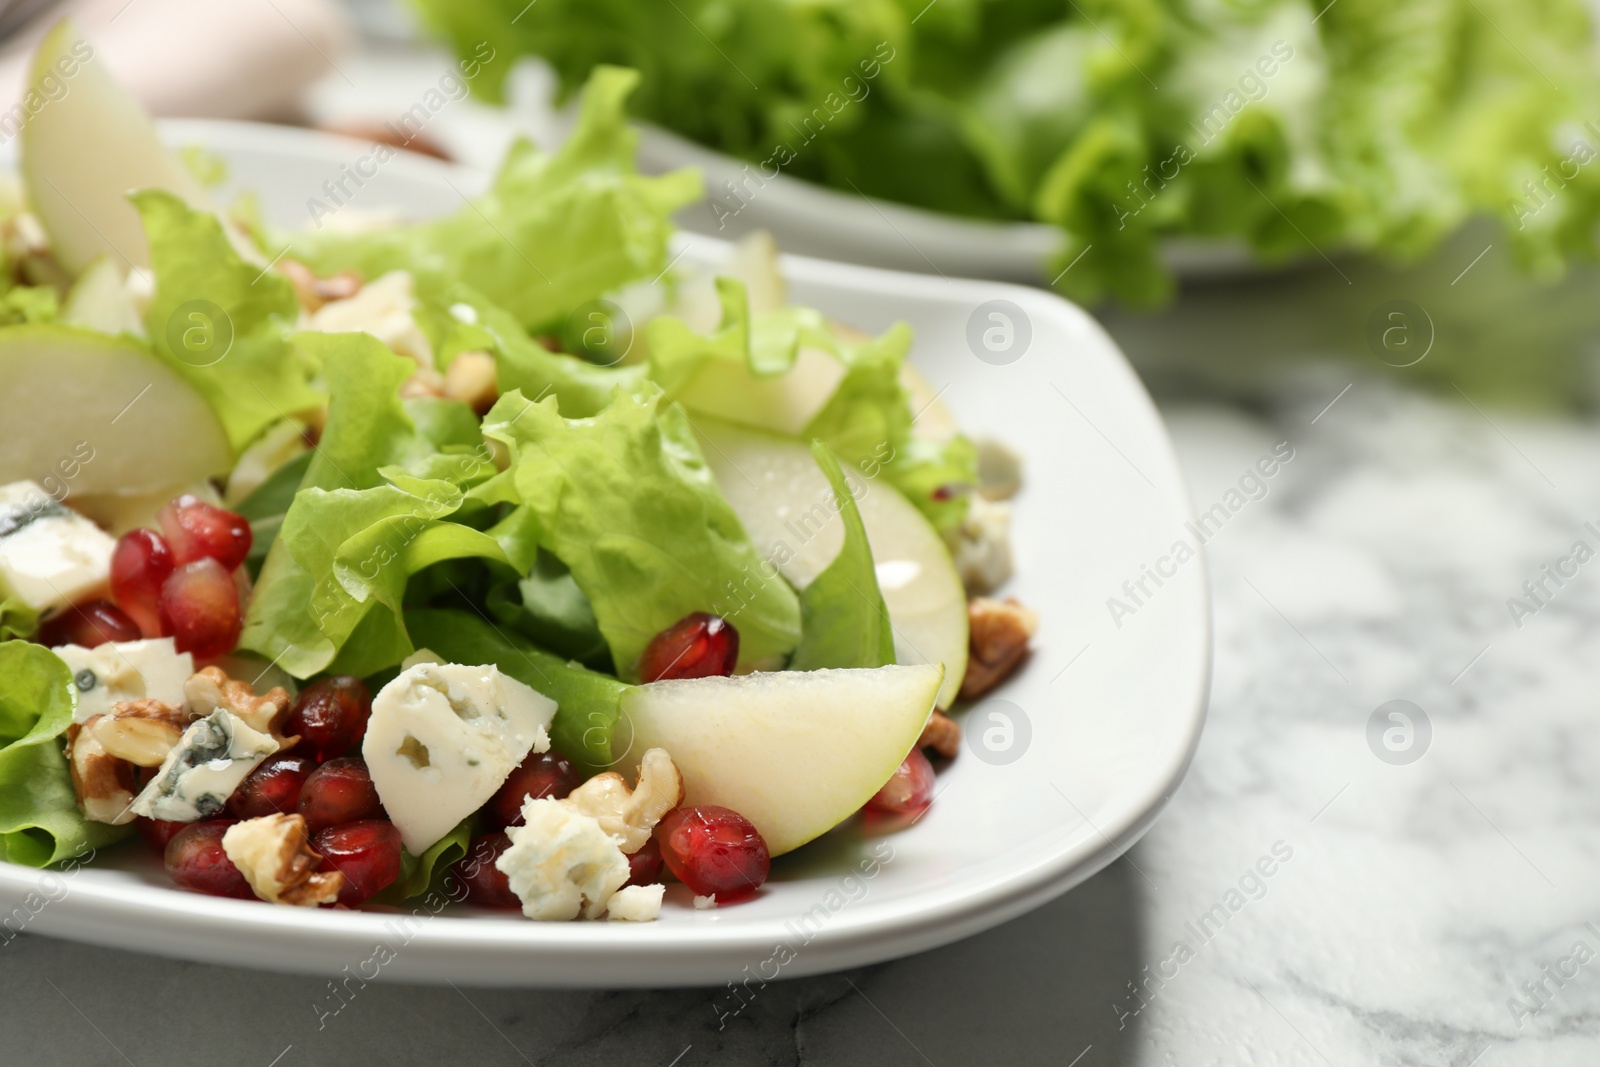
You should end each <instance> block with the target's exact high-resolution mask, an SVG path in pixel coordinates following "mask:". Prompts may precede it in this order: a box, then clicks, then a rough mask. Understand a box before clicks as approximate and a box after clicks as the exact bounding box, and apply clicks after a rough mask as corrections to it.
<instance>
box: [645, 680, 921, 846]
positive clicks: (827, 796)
mask: <svg viewBox="0 0 1600 1067" xmlns="http://www.w3.org/2000/svg"><path fill="white" fill-rule="evenodd" d="M943 677H944V668H942V667H940V666H938V665H937V664H921V665H919V666H915V667H876V668H871V669H858V670H824V671H774V672H771V673H766V674H743V675H736V676H734V677H731V678H687V679H682V680H678V681H669V682H651V683H650V684H649V685H641V686H637V687H635V688H632V689H629V690H628V691H627V692H626V693H624V694H623V696H622V712H623V715H624V716H625V718H626V719H627V722H626V723H619V724H618V726H617V732H616V735H615V738H616V743H617V744H627V745H628V746H629V747H628V749H627V751H626V752H623V753H620V755H621V757H622V758H621V759H620V760H619V761H618V764H619V766H622V767H626V768H629V769H630V770H631V769H632V768H633V767H634V766H636V765H637V764H638V762H639V760H640V759H641V758H642V757H643V755H644V753H645V751H646V750H647V749H651V748H664V749H666V750H667V753H668V754H669V755H670V756H671V757H672V759H673V762H675V763H676V764H677V765H678V770H679V771H680V772H681V773H682V774H683V785H684V803H686V804H720V805H722V806H723V807H728V808H732V809H733V810H734V811H737V812H738V813H739V814H741V815H743V816H744V817H745V818H747V819H749V820H750V821H751V822H752V823H753V824H755V828H756V829H757V830H759V831H761V836H762V837H763V838H764V839H765V840H766V842H767V849H768V850H769V851H770V852H771V853H772V854H773V855H774V856H776V855H779V854H781V853H784V852H789V851H791V850H792V849H796V848H799V847H800V846H801V845H803V844H805V843H806V842H807V841H810V840H811V839H812V838H814V837H818V836H820V835H822V834H824V833H827V832H828V831H829V830H831V829H833V828H834V827H835V826H837V825H839V824H840V823H841V822H843V821H844V820H845V819H848V818H849V817H850V816H851V815H853V814H854V813H855V812H856V811H858V810H860V808H861V805H863V804H865V803H866V802H867V801H868V800H869V799H871V797H872V794H874V793H876V792H877V791H878V790H879V789H880V788H881V787H882V786H883V783H885V782H887V781H888V780H889V776H890V775H892V774H893V773H894V771H895V768H896V767H898V766H900V762H901V761H902V760H904V759H905V758H906V754H907V753H908V752H910V751H911V746H913V745H915V744H916V743H917V738H918V737H919V736H920V735H921V733H922V728H923V726H925V725H926V724H927V721H928V715H929V713H931V712H932V711H933V702H934V698H935V697H936V696H937V695H938V693H939V682H940V680H941V679H942V678H943Z"/></svg>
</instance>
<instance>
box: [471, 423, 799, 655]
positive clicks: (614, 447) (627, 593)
mask: <svg viewBox="0 0 1600 1067" xmlns="http://www.w3.org/2000/svg"><path fill="white" fill-rule="evenodd" d="M484 433H485V434H486V435H488V436H489V437H492V438H494V439H496V440H499V441H502V442H503V443H505V444H506V445H507V446H508V447H509V448H510V450H511V474H512V479H513V482H514V484H515V487H516V492H517V495H518V497H519V498H520V499H521V501H522V502H523V506H524V507H525V508H526V509H527V510H528V512H530V513H531V514H532V516H533V519H534V521H535V522H536V524H537V530H538V539H539V545H540V547H541V548H544V549H545V550H546V551H548V552H550V553H552V554H553V555H555V556H556V558H558V559H560V560H561V561H562V562H563V563H565V564H566V565H567V567H568V568H570V569H571V572H572V577H573V579H574V580H575V581H576V582H577V584H578V587H579V588H580V589H582V590H583V592H584V594H585V595H586V596H587V597H588V598H589V603H590V604H591V605H592V606H593V609H594V614H595V619H596V620H597V621H598V623H599V626H600V632H601V633H602V634H604V635H605V638H606V643H607V644H608V645H610V647H611V656H612V660H613V662H614V663H615V664H616V667H617V672H618V674H619V675H620V676H621V677H623V678H625V679H631V678H635V677H637V665H638V661H639V656H640V654H641V653H642V652H643V651H644V648H645V645H647V644H648V643H649V641H650V639H651V638H652V637H654V636H655V635H656V634H658V633H660V632H661V631H662V630H664V629H666V628H667V627H669V626H671V625H672V624H674V623H676V622H677V621H679V620H680V619H682V618H683V617H684V616H685V615H689V614H691V613H693V612H696V611H707V612H711V613H713V614H716V615H721V616H723V617H724V618H727V619H729V620H730V621H732V622H733V624H734V625H735V626H736V627H737V628H738V630H739V655H740V663H741V664H742V665H744V666H745V667H747V668H748V667H753V666H756V665H758V664H772V663H777V662H781V661H782V659H783V657H786V656H787V655H788V654H789V652H791V651H792V650H793V649H794V647H795V645H796V644H798V643H799V640H800V604H799V601H798V599H797V598H796V596H795V593H794V590H793V589H791V588H790V587H789V586H788V584H787V583H786V582H784V581H783V580H782V579H781V578H780V577H779V576H777V575H776V574H775V573H774V574H772V575H770V576H768V575H766V573H765V571H766V570H767V569H770V568H768V567H767V565H766V564H765V563H764V561H763V560H762V559H761V557H760V556H759V555H758V554H757V553H756V550H755V547H754V546H753V545H752V544H751V543H750V539H749V537H748V536H746V534H745V531H744V527H743V526H742V525H740V523H739V519H738V516H737V515H735V514H734V511H733V508H732V507H730V506H729V505H728V502H727V501H726V500H725V499H723V496H722V493H721V492H720V491H719V490H718V489H717V485H716V481H715V479H714V478H713V477H712V474H711V471H710V469H709V468H708V467H707V466H706V462H705V459H704V457H702V456H701V454H700V449H699V445H698V444H696V442H695V438H694V433H693V431H692V430H691V429H690V426H689V421H688V418H687V417H686V416H685V415H684V413H683V410H682V409H681V408H679V407H677V406H676V405H673V406H668V407H662V404H661V397H659V396H653V397H648V398H640V397H636V396H631V395H629V394H627V393H622V392H619V393H617V395H616V396H615V398H614V399H613V400H612V402H611V404H610V406H608V407H607V408H605V409H604V410H603V411H601V412H600V413H599V414H598V415H596V416H594V417H593V418H589V419H575V420H569V419H565V418H563V417H562V416H561V414H560V412H559V411H558V410H557V407H556V401H555V400H554V398H550V399H546V400H544V401H543V402H541V403H538V404H535V403H531V402H529V401H528V400H527V399H526V398H524V397H523V395H522V394H521V393H520V392H511V393H507V394H505V395H504V396H502V397H501V398H500V400H499V401H498V402H497V403H496V404H495V406H494V409H493V410H491V411H490V412H489V414H488V416H486V417H485V419H484Z"/></svg>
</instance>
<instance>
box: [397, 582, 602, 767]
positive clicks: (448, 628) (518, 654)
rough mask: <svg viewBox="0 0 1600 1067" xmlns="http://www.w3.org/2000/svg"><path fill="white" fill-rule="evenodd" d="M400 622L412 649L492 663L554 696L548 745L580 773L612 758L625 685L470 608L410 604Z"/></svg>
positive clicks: (455, 659)
mask: <svg viewBox="0 0 1600 1067" xmlns="http://www.w3.org/2000/svg"><path fill="white" fill-rule="evenodd" d="M405 621H406V629H407V630H408V631H410V633H411V635H412V637H413V638H414V639H415V640H416V642H417V645H418V647H421V648H430V649H432V650H433V651H434V652H437V653H438V654H439V655H440V656H443V657H444V658H445V659H447V660H449V661H450V662H452V663H468V664H474V665H477V664H485V663H492V664H494V665H495V666H497V667H499V668H500V669H501V670H502V671H505V672H506V673H507V674H509V675H510V676H511V677H513V678H515V679H517V681H519V682H522V683H523V684H525V685H528V686H531V687H532V688H534V689H536V690H538V691H539V692H540V693H543V694H544V695H545V696H547V697H549V698H550V699H551V700H554V701H555V702H556V717H555V721H554V722H553V723H551V726H550V743H551V745H552V747H554V748H555V750H556V751H557V752H560V753H561V754H562V755H563V756H565V757H567V758H568V759H569V760H571V761H572V762H573V763H575V764H577V765H578V766H579V767H581V768H582V769H583V770H584V771H585V773H588V774H596V773H599V772H600V771H603V770H605V769H606V768H607V767H610V766H611V765H612V764H613V763H614V762H615V760H614V759H613V757H612V754H611V752H612V732H613V731H614V729H615V728H616V725H617V721H618V717H619V716H620V715H621V714H622V712H621V701H622V694H624V693H626V692H627V691H628V690H629V689H631V688H632V687H631V686H629V685H627V684H625V683H623V682H619V681H618V680H617V679H615V678H613V677H611V676H610V675H608V674H598V673H596V672H595V671H591V670H588V669H587V668H585V667H583V666H581V665H579V664H577V663H572V662H569V661H567V660H564V659H562V658H561V657H560V656H555V655H552V654H550V653H549V652H546V651H544V650H543V649H540V648H537V647H535V646H534V645H533V644H532V643H530V642H528V641H526V640H524V639H521V638H518V637H517V636H515V635H512V634H508V633H507V632H506V631H505V630H503V629H501V628H499V627H497V626H495V625H494V624H493V623H491V622H489V621H488V620H487V619H485V618H483V617H482V616H480V615H475V614H472V613H470V612H466V611H453V610H445V609H432V608H413V609H411V610H410V611H407V612H406V620H405ZM620 747H622V748H626V746H625V745H624V746H620Z"/></svg>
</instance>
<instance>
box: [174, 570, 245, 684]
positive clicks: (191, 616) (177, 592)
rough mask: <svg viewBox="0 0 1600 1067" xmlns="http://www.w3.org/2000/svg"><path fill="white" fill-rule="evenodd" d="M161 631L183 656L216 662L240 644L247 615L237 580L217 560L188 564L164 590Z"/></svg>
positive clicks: (176, 572) (176, 573) (175, 573)
mask: <svg viewBox="0 0 1600 1067" xmlns="http://www.w3.org/2000/svg"><path fill="white" fill-rule="evenodd" d="M160 607H161V627H162V630H163V632H165V633H169V634H171V635H172V637H173V640H174V641H175V642H176V644H177V646H178V651H179V652H192V653H194V657H195V658H196V659H214V658H215V657H217V656H223V655H226V654H228V653H229V652H232V651H233V648H234V646H235V645H237V644H238V643H239V631H240V629H241V628H242V627H243V625H244V613H243V612H242V611H241V610H240V608H239V590H238V589H237V588H235V587H234V584H233V576H232V575H230V574H229V573H228V572H227V571H225V570H223V569H222V564H220V563H218V562H217V561H216V560H214V559H202V560H197V561H195V562H194V563H185V564H184V565H183V566H181V567H179V568H178V569H177V570H175V571H173V572H172V576H171V577H169V578H168V579H167V581H166V584H165V585H163V586H162V587H161V602H160Z"/></svg>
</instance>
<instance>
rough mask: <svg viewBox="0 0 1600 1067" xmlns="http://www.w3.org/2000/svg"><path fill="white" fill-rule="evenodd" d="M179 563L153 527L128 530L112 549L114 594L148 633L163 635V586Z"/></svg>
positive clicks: (120, 605)
mask: <svg viewBox="0 0 1600 1067" xmlns="http://www.w3.org/2000/svg"><path fill="white" fill-rule="evenodd" d="M175 566H176V564H175V563H173V561H172V549H171V548H169V547H168V546H167V542H166V540H165V539H164V538H163V537H162V536H161V535H160V534H158V533H156V532H155V531H154V530H144V529H140V530H129V531H128V532H127V533H125V534H123V535H122V536H121V537H120V538H118V539H117V547H116V548H114V549H112V551H111V595H112V596H113V597H115V598H116V601H117V606H118V607H120V608H121V609H122V610H123V611H125V612H127V613H128V616H129V617H130V618H132V619H133V621H134V622H136V623H138V624H139V629H140V630H142V631H143V632H144V636H146V637H161V636H163V634H162V632H161V608H160V602H161V587H162V586H163V585H165V584H166V581H167V579H168V578H169V577H171V575H172V571H173V568H174V567H175Z"/></svg>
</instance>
